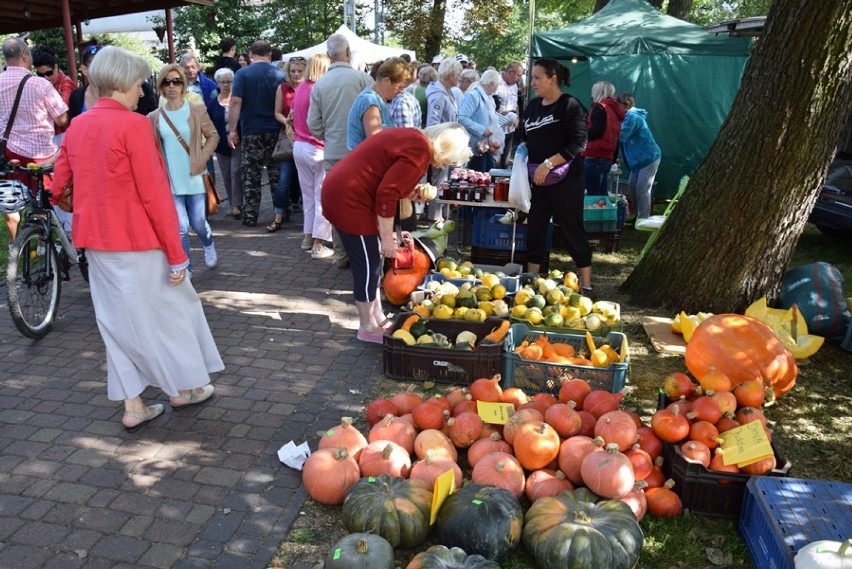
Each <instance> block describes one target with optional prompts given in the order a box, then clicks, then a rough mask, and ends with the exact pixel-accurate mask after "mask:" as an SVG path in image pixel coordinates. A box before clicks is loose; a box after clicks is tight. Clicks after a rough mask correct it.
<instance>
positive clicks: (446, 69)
mask: <svg viewBox="0 0 852 569" xmlns="http://www.w3.org/2000/svg"><path fill="white" fill-rule="evenodd" d="M461 72H462V64H461V63H459V62H458V61H456V60H455V59H452V58H450V59H445V60H444V61H442V62H441V64H440V65H439V66H438V79H442V80H443V79H447V78H449V77H459V76H460V75H461Z"/></svg>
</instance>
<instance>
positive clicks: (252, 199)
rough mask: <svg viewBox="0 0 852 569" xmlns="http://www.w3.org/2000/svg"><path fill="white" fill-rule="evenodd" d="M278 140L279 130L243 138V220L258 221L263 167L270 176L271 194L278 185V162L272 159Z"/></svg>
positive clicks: (241, 162)
mask: <svg viewBox="0 0 852 569" xmlns="http://www.w3.org/2000/svg"><path fill="white" fill-rule="evenodd" d="M277 142H278V131H275V132H265V133H263V134H247V135H245V136H244V137H243V140H242V159H241V161H240V168H241V171H242V181H243V196H244V199H243V222H247V223H257V214H258V212H259V211H260V190H261V187H260V186H261V175H262V174H263V167H264V166H266V173H267V174H268V176H269V194H270V195H273V194H274V193H275V187H276V186H277V185H278V162H276V161H275V160H273V159H272V150H273V149H274V148H275V144H276V143H277Z"/></svg>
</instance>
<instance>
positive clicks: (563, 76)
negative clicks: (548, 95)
mask: <svg viewBox="0 0 852 569" xmlns="http://www.w3.org/2000/svg"><path fill="white" fill-rule="evenodd" d="M533 65H538V66H539V67H541V68H542V69H544V73H545V74H546V75H547V76H548V77H553V76H554V75H555V76H556V81H557V83H558V84H559V86H560V87H569V86H570V85H571V70H570V69H568V68H567V67H565V66H564V65H562V64H561V63H559V62H558V61H556V60H555V59H551V58H549V57H542V58H539V59H536V60H535V63H533Z"/></svg>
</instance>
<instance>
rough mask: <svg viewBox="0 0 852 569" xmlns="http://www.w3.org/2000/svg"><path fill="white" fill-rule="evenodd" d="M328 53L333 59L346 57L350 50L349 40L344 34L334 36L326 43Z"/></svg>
mask: <svg viewBox="0 0 852 569" xmlns="http://www.w3.org/2000/svg"><path fill="white" fill-rule="evenodd" d="M325 47H326V49H325V50H326V53H328V56H329V57H330V58H331V59H339V58H340V57H342V56H344V55H346V50H347V49H349V40H348V39H346V36H344V35H343V34H333V35H332V36H331V37H329V38H328V39H327V40H326V42H325Z"/></svg>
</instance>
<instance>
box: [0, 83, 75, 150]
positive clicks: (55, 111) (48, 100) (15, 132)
mask: <svg viewBox="0 0 852 569" xmlns="http://www.w3.org/2000/svg"><path fill="white" fill-rule="evenodd" d="M28 74H30V71H29V70H28V69H24V68H23V67H15V66H12V67H9V68H8V69H7V70H6V71H4V72H3V73H0V109H8V110H5V111H4V112H3V113H0V135H2V134H3V132H5V130H6V122H7V120H8V119H9V111H11V110H12V104H13V103H14V102H15V94H16V93H17V92H18V85H19V84H20V82H21V79H23V78H24V75H28ZM66 112H68V105H66V104H65V102H64V101H63V100H62V96H61V95H60V94H59V93H58V92H57V91H56V89H54V88H53V85H52V84H51V83H50V81H48V80H47V79H42V78H41V77H33V78H32V79H28V80H27V84H26V85H25V86H24V91H23V93H22V94H21V103H20V104H19V105H18V113H17V114H16V115H15V122H14V123H13V124H12V132H11V133H10V134H9V141H8V142H7V143H6V147H7V148H8V149H9V150H11V151H12V152H14V153H15V154H19V155H21V156H26V157H28V158H30V159H33V160H43V159H45V158H50V157H51V156H53V154H54V153H55V152H56V146H55V145H54V144H53V134H54V124H53V121H54V120H55V119H56V117H59V116H62V115H63V114H65V113H66Z"/></svg>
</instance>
